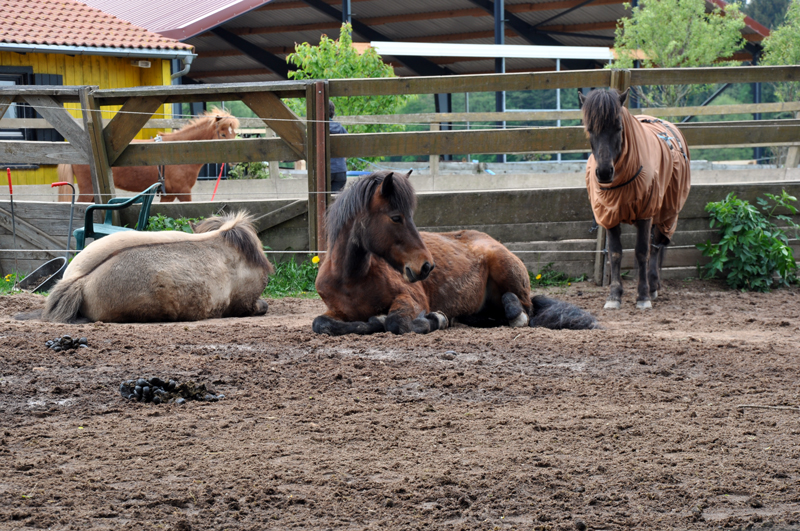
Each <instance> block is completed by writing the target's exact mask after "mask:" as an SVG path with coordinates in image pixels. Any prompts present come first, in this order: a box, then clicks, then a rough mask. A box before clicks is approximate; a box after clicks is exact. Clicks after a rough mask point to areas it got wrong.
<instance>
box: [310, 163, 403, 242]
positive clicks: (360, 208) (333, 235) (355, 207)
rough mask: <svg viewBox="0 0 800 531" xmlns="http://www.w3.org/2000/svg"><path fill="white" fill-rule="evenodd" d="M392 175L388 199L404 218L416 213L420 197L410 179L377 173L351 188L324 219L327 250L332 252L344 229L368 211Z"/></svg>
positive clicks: (340, 196)
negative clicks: (390, 192) (374, 196)
mask: <svg viewBox="0 0 800 531" xmlns="http://www.w3.org/2000/svg"><path fill="white" fill-rule="evenodd" d="M409 173H410V172H409ZM390 174H394V176H393V181H394V187H393V189H394V193H393V194H392V195H391V197H389V204H391V205H392V207H393V208H396V209H397V210H399V211H401V212H403V214H405V215H411V214H413V213H414V209H416V208H417V195H416V193H415V192H414V187H413V186H411V182H410V181H409V180H408V178H407V175H405V174H402V173H397V172H394V171H389V170H381V171H376V172H375V173H372V174H370V175H367V176H366V177H362V178H361V179H359V180H357V181H356V182H355V183H354V184H353V185H352V186H348V187H347V188H346V189H345V190H344V192H342V193H341V194H340V195H339V197H338V198H337V199H336V201H335V202H334V203H333V204H332V205H331V206H330V208H329V209H328V212H327V214H326V215H325V226H326V228H327V232H328V249H332V248H333V245H334V244H335V243H336V240H337V238H339V236H340V235H341V232H342V229H343V228H344V226H345V225H346V224H347V223H348V222H349V221H350V220H352V219H353V218H355V217H356V216H358V215H359V214H361V213H362V212H364V211H365V210H366V209H368V208H369V202H370V200H371V199H372V196H373V195H375V192H376V190H377V189H378V187H379V186H380V185H381V183H383V180H384V179H385V178H386V177H387V176H388V175H390Z"/></svg>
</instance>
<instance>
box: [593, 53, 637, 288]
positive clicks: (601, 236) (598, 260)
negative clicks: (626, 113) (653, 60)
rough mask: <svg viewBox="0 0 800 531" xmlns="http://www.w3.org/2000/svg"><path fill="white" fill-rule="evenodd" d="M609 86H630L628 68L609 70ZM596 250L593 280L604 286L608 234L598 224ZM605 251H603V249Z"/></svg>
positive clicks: (628, 101) (607, 270)
mask: <svg viewBox="0 0 800 531" xmlns="http://www.w3.org/2000/svg"><path fill="white" fill-rule="evenodd" d="M609 86H610V87H611V88H613V89H617V90H618V91H620V92H624V91H625V90H626V89H627V88H628V87H630V86H631V71H630V70H619V69H614V70H612V71H611V82H610V83H609ZM630 101H631V100H630V97H628V100H627V102H626V104H627V105H630ZM595 249H596V250H597V255H596V256H595V259H594V282H595V284H597V285H598V286H600V285H602V286H606V285H608V283H609V281H608V275H609V272H610V271H611V268H610V265H609V263H608V261H609V259H610V258H609V255H608V234H607V231H606V229H605V228H603V227H600V226H598V227H597V245H596V247H595ZM604 250H605V251H606V252H603V251H604Z"/></svg>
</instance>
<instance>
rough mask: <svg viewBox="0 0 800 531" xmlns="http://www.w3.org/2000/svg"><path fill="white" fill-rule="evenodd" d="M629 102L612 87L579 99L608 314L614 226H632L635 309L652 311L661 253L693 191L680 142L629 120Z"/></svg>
mask: <svg viewBox="0 0 800 531" xmlns="http://www.w3.org/2000/svg"><path fill="white" fill-rule="evenodd" d="M627 96H628V91H627V90H626V91H625V92H623V93H622V94H620V93H619V92H617V91H616V90H613V89H612V90H594V91H592V92H590V93H589V95H588V96H587V97H586V98H584V97H583V95H582V94H579V97H580V100H581V103H582V104H583V125H584V128H585V129H586V133H587V135H588V136H589V140H590V142H591V145H592V155H591V156H590V157H589V160H588V161H587V163H586V187H587V189H588V191H589V201H590V202H591V204H592V211H593V212H594V218H595V220H596V221H597V223H598V224H599V225H601V226H602V227H605V228H606V229H607V230H608V250H609V253H610V254H611V292H610V294H609V297H608V300H607V301H606V304H605V307H606V308H608V309H617V308H619V307H620V300H621V298H622V279H621V277H620V262H621V261H622V242H621V240H620V232H621V231H620V223H628V224H631V225H633V224H635V225H636V251H635V252H636V263H637V265H638V268H639V287H638V295H637V298H636V307H637V308H641V309H645V308H651V307H652V303H651V302H650V301H651V300H652V299H655V298H656V297H657V296H658V290H659V289H661V278H660V270H661V264H662V263H663V261H664V253H665V247H666V246H667V245H668V244H669V243H670V241H671V239H672V235H673V234H674V232H675V228H676V227H677V224H678V213H679V212H680V211H681V209H682V208H683V204H684V203H685V202H686V198H687V197H688V196H689V188H690V186H691V175H690V173H691V172H690V165H689V161H690V159H689V147H688V146H687V145H686V139H685V138H684V137H683V135H682V134H681V132H680V131H679V130H678V129H677V128H676V127H675V126H674V125H673V124H671V123H669V122H666V121H663V120H659V119H658V118H653V117H652V116H645V115H640V116H636V117H634V116H633V115H631V113H629V112H628V109H626V108H625V105H624V104H625V99H626V98H627ZM651 232H652V234H651ZM648 261H649V264H648Z"/></svg>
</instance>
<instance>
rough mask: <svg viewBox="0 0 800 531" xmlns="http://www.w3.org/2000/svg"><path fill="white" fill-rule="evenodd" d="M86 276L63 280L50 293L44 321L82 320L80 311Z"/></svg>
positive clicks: (64, 321)
mask: <svg viewBox="0 0 800 531" xmlns="http://www.w3.org/2000/svg"><path fill="white" fill-rule="evenodd" d="M84 282H85V279H84V277H75V278H68V279H64V280H61V281H60V282H59V283H58V284H56V287H55V288H53V291H51V292H50V295H49V296H48V297H47V304H46V305H45V307H44V312H42V321H51V322H54V323H76V322H79V321H81V319H79V318H78V312H79V311H80V309H81V304H83V284H84Z"/></svg>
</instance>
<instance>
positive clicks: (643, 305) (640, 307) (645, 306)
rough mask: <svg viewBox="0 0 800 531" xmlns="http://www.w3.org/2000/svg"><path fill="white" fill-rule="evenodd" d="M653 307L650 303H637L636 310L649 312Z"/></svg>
mask: <svg viewBox="0 0 800 531" xmlns="http://www.w3.org/2000/svg"><path fill="white" fill-rule="evenodd" d="M652 307H653V305H652V304H651V303H650V301H636V308H637V309H638V310H649V309H650V308H652Z"/></svg>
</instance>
